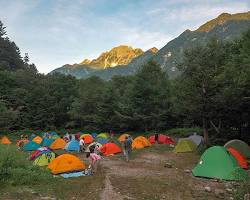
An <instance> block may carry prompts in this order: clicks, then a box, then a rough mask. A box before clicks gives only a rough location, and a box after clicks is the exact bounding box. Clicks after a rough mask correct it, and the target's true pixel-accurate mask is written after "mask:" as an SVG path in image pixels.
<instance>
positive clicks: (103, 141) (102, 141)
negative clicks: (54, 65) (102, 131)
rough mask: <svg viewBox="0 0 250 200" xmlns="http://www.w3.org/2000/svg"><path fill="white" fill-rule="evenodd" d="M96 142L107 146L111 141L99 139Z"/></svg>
mask: <svg viewBox="0 0 250 200" xmlns="http://www.w3.org/2000/svg"><path fill="white" fill-rule="evenodd" d="M96 141H97V142H98V143H100V144H106V143H108V142H109V139H107V138H102V137H99V138H97V140H96Z"/></svg>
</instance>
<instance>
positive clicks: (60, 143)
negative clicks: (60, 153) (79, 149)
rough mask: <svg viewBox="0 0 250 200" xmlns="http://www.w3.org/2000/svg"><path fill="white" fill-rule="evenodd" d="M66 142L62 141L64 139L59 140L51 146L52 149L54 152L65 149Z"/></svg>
mask: <svg viewBox="0 0 250 200" xmlns="http://www.w3.org/2000/svg"><path fill="white" fill-rule="evenodd" d="M66 144H67V143H66V142H65V141H64V140H63V139H62V138H57V139H56V140H55V141H54V142H53V143H52V144H51V145H50V148H51V149H53V150H56V149H64V147H65V146H66Z"/></svg>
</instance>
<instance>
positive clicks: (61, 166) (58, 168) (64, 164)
mask: <svg viewBox="0 0 250 200" xmlns="http://www.w3.org/2000/svg"><path fill="white" fill-rule="evenodd" d="M48 168H49V169H50V170H51V172H52V173H53V174H61V173H67V172H74V171H81V170H84V169H85V168H86V167H85V164H84V163H83V162H82V161H81V160H80V159H79V158H78V157H76V156H74V155H71V154H62V155H60V156H58V157H56V158H55V159H54V160H53V161H52V162H50V163H49V165H48Z"/></svg>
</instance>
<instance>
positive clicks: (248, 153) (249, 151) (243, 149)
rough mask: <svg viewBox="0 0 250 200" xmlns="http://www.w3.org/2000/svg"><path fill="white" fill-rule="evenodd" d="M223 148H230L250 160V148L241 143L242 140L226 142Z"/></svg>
mask: <svg viewBox="0 0 250 200" xmlns="http://www.w3.org/2000/svg"><path fill="white" fill-rule="evenodd" d="M224 147H226V148H229V147H232V148H234V149H236V150H237V151H238V152H240V153H241V154H242V155H243V156H245V157H246V158H248V159H250V147H249V146H248V144H247V143H245V142H243V141H242V140H230V141H229V142H227V143H226V144H225V145H224Z"/></svg>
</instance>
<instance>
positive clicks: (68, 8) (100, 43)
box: [0, 0, 250, 74]
mask: <svg viewBox="0 0 250 200" xmlns="http://www.w3.org/2000/svg"><path fill="white" fill-rule="evenodd" d="M0 8H1V9H0V20H1V21H2V22H3V23H4V25H5V26H6V27H7V34H8V36H9V38H10V39H11V40H13V41H15V43H16V44H17V46H18V47H19V48H20V50H21V53H22V56H24V53H28V54H29V57H30V61H31V62H32V63H35V65H36V66H37V69H38V71H39V72H41V73H45V74H46V73H48V72H50V71H52V70H53V69H55V68H57V67H61V66H62V65H64V64H66V63H68V64H73V63H79V62H81V61H83V60H84V59H85V58H89V59H93V58H96V57H97V56H98V55H100V54H101V53H102V52H104V51H108V50H110V49H112V48H113V47H115V46H118V45H121V44H123V45H129V46H132V47H135V48H142V49H143V50H147V49H149V48H151V47H157V48H161V47H163V46H165V45H166V44H167V43H168V42H169V41H170V40H172V39H174V38H175V37H177V36H178V35H179V34H181V33H182V32H183V31H185V30H186V29H190V30H195V29H197V28H198V27H199V26H200V25H202V24H204V23H205V22H207V21H208V20H211V19H213V18H215V17H217V16H218V15H220V14H221V13H223V12H228V13H239V12H246V11H249V10H250V0H0Z"/></svg>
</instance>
